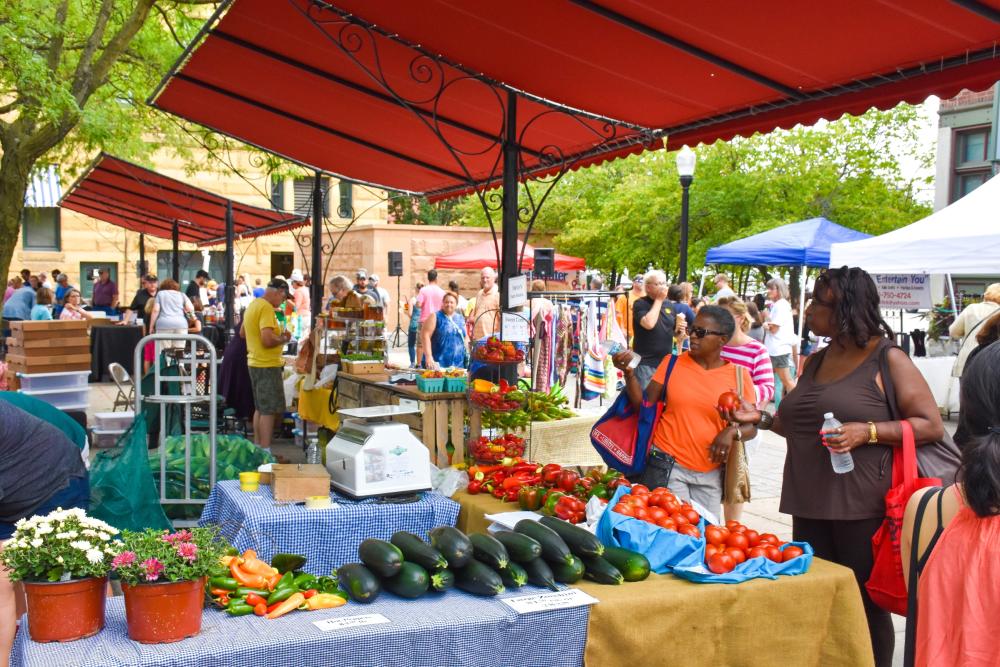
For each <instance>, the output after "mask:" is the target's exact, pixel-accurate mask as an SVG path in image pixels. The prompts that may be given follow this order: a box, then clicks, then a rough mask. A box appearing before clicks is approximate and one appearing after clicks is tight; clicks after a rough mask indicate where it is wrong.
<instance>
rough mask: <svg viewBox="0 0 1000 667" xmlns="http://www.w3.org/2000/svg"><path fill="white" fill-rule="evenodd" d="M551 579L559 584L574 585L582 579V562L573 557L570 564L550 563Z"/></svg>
mask: <svg viewBox="0 0 1000 667" xmlns="http://www.w3.org/2000/svg"><path fill="white" fill-rule="evenodd" d="M549 567H551V568H552V578H553V579H555V580H556V581H558V582H559V583H561V584H575V583H576V582H578V581H580V580H581V579H583V561H582V560H580V559H579V558H577V557H576V556H573V562H572V563H563V562H559V563H550V564H549Z"/></svg>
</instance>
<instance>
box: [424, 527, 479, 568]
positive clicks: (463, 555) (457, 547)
mask: <svg viewBox="0 0 1000 667" xmlns="http://www.w3.org/2000/svg"><path fill="white" fill-rule="evenodd" d="M430 538H431V546H433V547H434V548H435V549H437V550H438V551H440V552H441V555H443V556H444V557H445V559H446V560H447V561H448V566H449V567H455V568H458V567H464V566H465V565H466V564H468V562H469V561H471V560H472V542H470V541H469V538H468V537H467V536H466V535H465V533H463V532H462V531H460V530H459V529H458V528H452V527H451V526H438V527H437V528H434V529H433V530H431V532H430Z"/></svg>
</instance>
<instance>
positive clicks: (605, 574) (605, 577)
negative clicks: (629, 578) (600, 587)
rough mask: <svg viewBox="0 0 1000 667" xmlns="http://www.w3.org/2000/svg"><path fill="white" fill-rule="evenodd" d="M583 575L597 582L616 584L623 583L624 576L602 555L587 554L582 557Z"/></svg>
mask: <svg viewBox="0 0 1000 667" xmlns="http://www.w3.org/2000/svg"><path fill="white" fill-rule="evenodd" d="M583 567H584V570H585V572H584V576H585V577H587V578H588V579H591V580H593V581H596V582H597V583H599V584H612V585H617V584H621V583H624V581H625V578H624V577H623V576H622V573H621V572H620V571H619V570H618V568H617V567H615V566H614V565H612V564H611V563H609V562H608V561H606V560H605V559H604V557H603V556H588V557H587V558H584V559H583Z"/></svg>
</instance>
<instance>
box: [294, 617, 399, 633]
mask: <svg viewBox="0 0 1000 667" xmlns="http://www.w3.org/2000/svg"><path fill="white" fill-rule="evenodd" d="M389 622H390V621H389V619H388V618H386V617H385V616H383V615H382V614H361V615H360V616H345V617H343V618H324V619H323V620H322V621H313V625H315V626H316V627H317V628H319V629H320V630H322V631H323V632H330V631H331V630H344V629H346V628H359V627H361V626H363V625H379V624H380V623H389Z"/></svg>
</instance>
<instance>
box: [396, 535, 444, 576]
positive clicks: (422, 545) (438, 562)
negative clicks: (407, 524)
mask: <svg viewBox="0 0 1000 667" xmlns="http://www.w3.org/2000/svg"><path fill="white" fill-rule="evenodd" d="M389 541H390V542H391V543H392V544H393V545H395V546H397V547H399V550H400V551H402V552H403V558H405V559H406V560H408V561H410V562H412V563H416V564H417V565H419V566H420V567H422V568H425V569H427V570H443V569H444V568H446V567H448V561H447V560H445V557H444V556H442V555H441V552H440V551H438V550H437V549H435V548H434V547H432V546H431V545H429V544H427V543H426V542H424V541H423V540H422V539H420V536H418V535H414V534H413V533H408V532H406V531H405V530H400V531H398V532H396V533H394V534H393V536H392V537H391V538H390V539H389Z"/></svg>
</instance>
